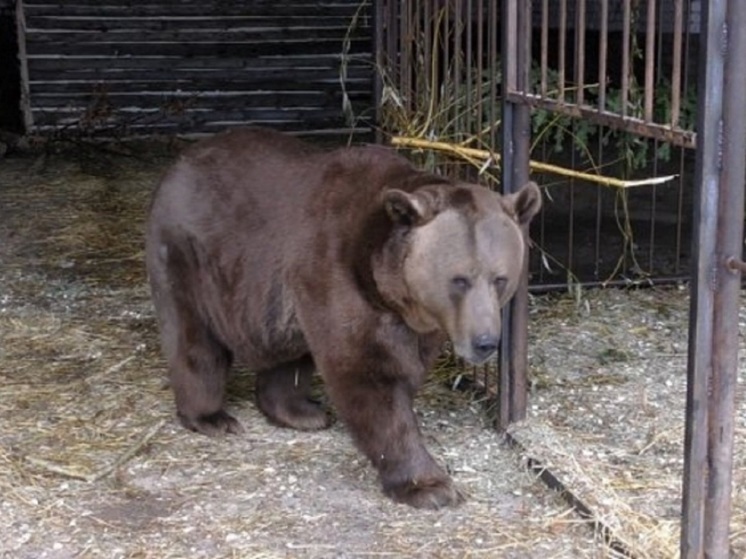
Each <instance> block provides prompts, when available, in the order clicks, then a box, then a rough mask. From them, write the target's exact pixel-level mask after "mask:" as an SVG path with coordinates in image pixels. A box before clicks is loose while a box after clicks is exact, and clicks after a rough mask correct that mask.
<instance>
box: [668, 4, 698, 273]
mask: <svg viewBox="0 0 746 559" xmlns="http://www.w3.org/2000/svg"><path fill="white" fill-rule="evenodd" d="M690 18H691V0H686V5H685V10H684V21H687V22H689V21H690ZM704 29H705V27H704V20H702V23H701V25H700V29H699V32H700V33H703V32H704ZM691 35H692V33H691V25H689V24H687V26H686V27H685V28H684V60H683V73H684V75H683V92H682V94H683V95H684V96H685V97H686V95H687V92H688V91H689V87H690V86H689V82H690V81H691V80H690V78H689V74H690V62H689V60H690V58H691V56H692V54H691V50H692V49H691V44H692V42H691V40H690V39H691ZM685 170H686V152H685V151H684V149H683V148H680V149H679V180H678V181H677V206H676V212H677V213H676V263H675V266H674V273H675V274H679V273H681V267H682V262H681V260H682V258H681V255H682V247H683V246H684V195H685V192H687V187H685V185H684V178H685V174H684V173H685ZM692 238H694V235H693V234H692Z"/></svg>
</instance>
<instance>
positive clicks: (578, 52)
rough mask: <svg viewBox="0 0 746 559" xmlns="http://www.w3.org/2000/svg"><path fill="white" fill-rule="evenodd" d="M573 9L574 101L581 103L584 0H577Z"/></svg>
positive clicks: (583, 93)
mask: <svg viewBox="0 0 746 559" xmlns="http://www.w3.org/2000/svg"><path fill="white" fill-rule="evenodd" d="M575 9H576V10H577V14H576V16H577V17H576V19H575V44H576V47H575V86H576V87H577V89H576V90H575V102H576V103H577V104H578V105H582V104H583V102H584V101H585V30H586V19H587V18H586V10H585V0H578V2H577V4H576V6H575Z"/></svg>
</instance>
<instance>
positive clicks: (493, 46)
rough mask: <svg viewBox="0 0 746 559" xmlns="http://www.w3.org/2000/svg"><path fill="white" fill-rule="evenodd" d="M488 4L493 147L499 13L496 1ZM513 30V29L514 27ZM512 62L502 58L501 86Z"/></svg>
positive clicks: (495, 137) (498, 62)
mask: <svg viewBox="0 0 746 559" xmlns="http://www.w3.org/2000/svg"><path fill="white" fill-rule="evenodd" d="M488 5H489V13H488V16H487V17H488V19H489V29H488V30H487V32H488V33H489V38H488V43H489V46H488V48H489V53H488V57H489V60H488V65H489V72H490V96H489V101H488V103H489V106H488V107H487V111H488V114H489V119H490V147H494V146H495V145H496V144H497V107H498V96H497V77H498V76H499V74H500V59H499V58H498V56H497V49H498V45H497V26H498V24H499V21H500V18H499V13H498V9H497V2H496V1H490V2H488ZM513 31H515V29H514V30H513ZM505 52H513V51H512V50H508V51H505ZM512 64H514V60H513V57H512V56H506V57H505V60H503V65H502V72H503V88H505V87H506V83H505V75H506V73H507V72H508V67H509V66H510V65H512ZM503 128H505V122H503Z"/></svg>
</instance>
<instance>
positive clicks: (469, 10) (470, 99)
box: [464, 0, 479, 137]
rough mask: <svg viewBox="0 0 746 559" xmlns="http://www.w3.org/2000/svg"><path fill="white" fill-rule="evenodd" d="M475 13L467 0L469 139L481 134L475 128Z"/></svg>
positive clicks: (466, 120) (466, 126) (466, 123)
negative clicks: (473, 42)
mask: <svg viewBox="0 0 746 559" xmlns="http://www.w3.org/2000/svg"><path fill="white" fill-rule="evenodd" d="M473 18H474V11H473V6H472V0H466V54H465V59H464V67H465V69H466V91H465V94H466V99H465V100H464V101H465V103H464V106H465V107H466V111H464V132H465V133H466V134H467V137H471V136H472V134H476V133H477V132H479V125H477V126H474V121H473V118H474V110H473V107H474V89H473V88H474V83H473V80H474V75H473V72H472V70H473V65H474V51H473V49H474V46H473V44H472V41H473V40H474V33H473V26H474V21H473Z"/></svg>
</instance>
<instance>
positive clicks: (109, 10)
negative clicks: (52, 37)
mask: <svg viewBox="0 0 746 559" xmlns="http://www.w3.org/2000/svg"><path fill="white" fill-rule="evenodd" d="M355 10H356V7H355V6H353V5H350V4H342V5H334V4H319V5H306V4H304V5H294V4H285V3H284V2H273V3H268V4H257V5H255V4H254V2H252V3H251V4H250V5H249V4H247V3H243V4H240V3H236V4H224V3H222V2H202V3H197V4H175V5H163V4H150V3H137V4H125V3H124V2H122V3H119V4H114V5H112V4H107V5H97V4H90V5H81V4H67V3H60V4H29V3H27V2H24V11H25V12H26V13H28V14H29V15H30V16H33V15H38V14H44V15H46V16H87V17H101V16H103V17H112V16H125V17H154V16H165V17H185V16H205V15H214V16H220V17H225V16H245V15H247V14H252V15H255V16H256V15H266V16H278V15H284V16H294V15H298V16H313V15H317V16H327V15H336V16H339V15H345V16H348V17H352V16H353V14H354V13H355Z"/></svg>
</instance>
